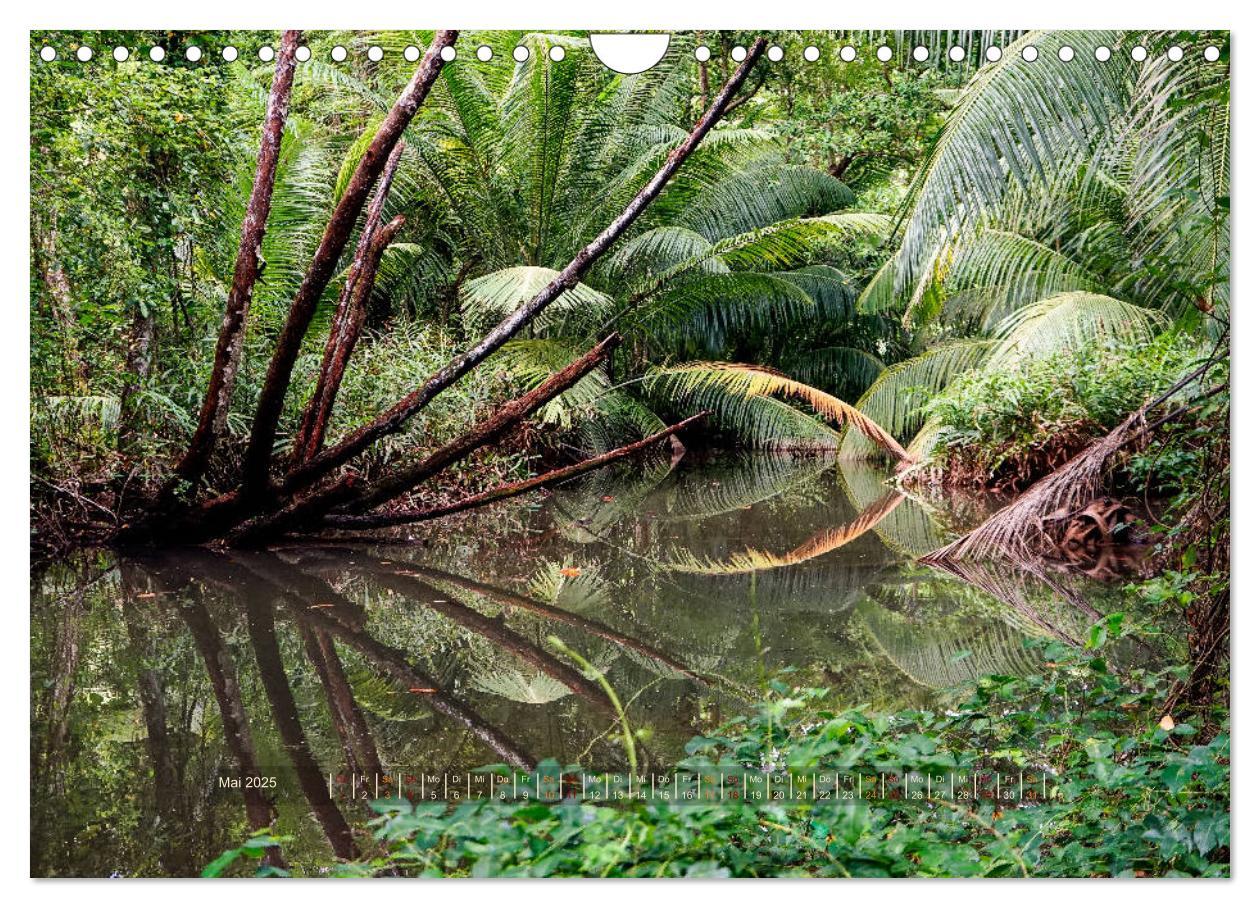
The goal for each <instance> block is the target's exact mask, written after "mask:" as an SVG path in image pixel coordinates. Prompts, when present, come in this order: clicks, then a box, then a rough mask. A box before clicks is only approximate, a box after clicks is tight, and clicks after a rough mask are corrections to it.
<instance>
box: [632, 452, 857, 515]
mask: <svg viewBox="0 0 1260 908" xmlns="http://www.w3.org/2000/svg"><path fill="white" fill-rule="evenodd" d="M834 462H835V456H834V454H813V455H807V454H799V453H797V454H787V453H781V454H769V455H767V454H756V455H746V456H741V457H738V458H734V459H726V458H723V459H722V460H721V461H719V462H718V463H717V464H716V466H717V467H718V469H716V470H715V471H709V470H706V469H703V468H701V469H694V470H689V471H688V472H686V473H684V474H682V475H681V476H679V477H678V478H677V481H675V482H674V483H672V484H671V485H670V486H668V487H667V488H664V489H662V490H661V492H660V494H659V499H660V500H659V501H658V500H657V498H658V496H653V497H652V499H651V500H649V501H648V502H647V506H648V508H649V509H650V510H652V511H654V512H655V513H657V514H659V518H658V519H660V520H662V521H671V520H687V521H695V520H704V519H707V518H710V517H717V516H719V515H721V514H728V513H730V512H732V511H741V510H745V509H747V508H749V507H751V506H753V505H755V504H760V503H761V502H763V501H769V500H770V499H773V498H778V497H779V496H781V495H784V494H786V493H787V492H789V491H791V490H793V489H796V488H799V487H801V486H803V485H805V484H807V483H809V482H811V481H812V480H814V479H816V478H817V477H818V476H819V475H820V474H821V473H823V471H825V470H826V469H827V468H828V467H830V466H831V465H832V464H833V463H834Z"/></svg>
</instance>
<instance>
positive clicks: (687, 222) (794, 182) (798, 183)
mask: <svg viewBox="0 0 1260 908" xmlns="http://www.w3.org/2000/svg"><path fill="white" fill-rule="evenodd" d="M853 200H854V196H853V190H851V189H849V187H848V186H845V185H844V184H843V183H841V182H840V181H839V180H837V179H836V178H835V177H832V176H830V175H829V174H826V173H823V172H822V171H820V170H815V169H814V168H812V167H805V166H802V165H797V164H778V165H774V166H771V167H764V168H761V169H758V170H753V171H751V172H745V173H737V174H735V175H733V176H731V177H730V178H728V179H727V180H724V181H723V182H721V183H719V184H718V185H716V186H713V187H711V188H710V189H709V191H707V192H705V193H704V194H703V196H701V197H699V198H697V199H696V200H695V201H694V202H693V203H692V204H691V205H689V206H688V207H687V208H686V209H684V210H683V211H681V212H679V215H678V218H677V223H679V224H681V225H682V226H684V227H689V228H690V229H692V230H694V231H696V232H697V233H699V234H701V235H703V236H705V237H707V238H708V239H709V240H711V241H716V240H718V239H720V238H722V237H727V236H732V235H734V234H738V233H747V232H748V231H750V230H756V229H758V228H761V227H768V226H770V225H771V224H774V223H777V222H779V221H783V220H786V219H788V218H799V217H803V216H806V215H820V214H827V213H829V212H833V211H836V210H837V209H840V208H844V207H846V206H848V205H852V204H853Z"/></svg>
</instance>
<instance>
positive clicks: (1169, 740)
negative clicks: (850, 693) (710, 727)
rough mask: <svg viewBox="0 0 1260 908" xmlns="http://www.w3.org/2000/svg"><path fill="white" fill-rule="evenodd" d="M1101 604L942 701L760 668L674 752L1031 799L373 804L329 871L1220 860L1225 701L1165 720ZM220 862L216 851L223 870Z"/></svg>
mask: <svg viewBox="0 0 1260 908" xmlns="http://www.w3.org/2000/svg"><path fill="white" fill-rule="evenodd" d="M1122 631H1123V618H1122V616H1120V615H1114V616H1110V617H1109V618H1108V619H1105V620H1104V621H1103V622H1100V623H1099V625H1097V628H1096V630H1095V632H1093V633H1091V634H1090V641H1091V647H1093V649H1092V650H1089V651H1086V652H1085V653H1084V654H1081V653H1079V652H1077V651H1075V650H1071V649H1069V648H1067V647H1064V646H1062V645H1060V644H1057V643H1051V644H1038V646H1039V647H1040V651H1039V652H1038V653H1037V654H1036V655H1037V656H1038V657H1039V658H1040V659H1042V660H1044V664H1045V666H1046V671H1045V672H1044V673H1042V674H1039V675H1034V676H1031V677H1026V678H1016V677H1011V676H991V677H988V678H985V679H983V680H982V681H981V682H980V683H979V684H978V686H977V688H976V689H975V691H974V693H973V695H972V696H970V697H969V698H968V699H967V700H966V701H965V702H964V703H963V704H962V705H961V706H960V707H958V708H957V709H956V710H950V711H948V712H933V711H923V710H908V711H904V712H899V713H897V714H895V715H891V716H879V715H872V714H870V713H868V712H866V711H863V710H848V711H843V712H833V711H830V710H828V709H826V708H824V706H823V705H822V704H823V701H824V696H825V693H826V692H825V691H823V690H818V689H809V688H800V687H793V686H789V685H788V684H787V683H785V682H784V681H782V680H776V681H774V682H772V683H771V688H772V690H771V695H770V696H769V697H768V698H767V699H766V700H765V702H763V703H762V704H761V705H760V707H759V708H758V709H757V710H756V712H755V714H753V715H752V716H748V717H739V718H735V719H733V720H731V721H730V722H728V723H726V724H725V725H724V726H722V727H721V728H719V729H718V730H716V731H715V732H714V733H712V734H711V735H709V736H705V737H699V738H696V739H694V740H693V741H692V742H691V744H690V745H689V746H688V752H689V753H690V756H689V757H688V758H687V759H686V760H684V761H683V762H682V763H680V764H679V768H680V769H684V770H687V771H692V772H696V771H701V770H703V769H704V768H705V767H710V766H714V765H722V766H731V765H733V764H739V765H742V766H744V767H746V768H748V769H752V770H782V771H792V772H802V773H808V772H815V771H817V772H831V771H848V770H853V769H855V768H874V769H876V770H880V771H882V770H884V769H888V770H890V771H900V770H901V769H903V768H906V767H913V768H914V769H916V770H919V771H922V772H941V773H943V772H950V771H963V770H969V769H973V768H989V769H998V770H1000V771H1005V772H1015V771H1018V770H1027V771H1037V772H1040V771H1047V772H1049V773H1050V774H1051V775H1052V778H1053V779H1054V781H1053V783H1052V786H1051V788H1050V791H1049V794H1050V795H1051V797H1049V798H1047V799H1046V800H1044V801H1041V802H1034V803H1028V802H1024V803H1022V804H1019V805H1012V804H1009V803H1006V804H1004V803H996V802H991V801H979V802H972V803H968V804H964V803H958V802H951V801H948V800H945V799H941V798H939V797H932V798H931V799H925V800H918V801H912V800H901V801H896V800H885V801H879V800H865V801H862V800H848V801H844V800H835V801H818V802H813V803H787V802H782V801H777V802H746V801H739V802H727V803H723V804H692V805H686V806H674V805H668V804H662V803H651V802H649V803H642V802H634V803H630V804H627V805H626V806H620V807H608V806H603V805H595V804H589V803H587V804H582V803H571V802H566V803H561V804H557V805H548V804H543V803H528V804H524V805H522V804H505V803H499V802H467V803H463V804H460V805H458V806H456V807H454V809H451V808H450V807H449V806H448V805H445V804H437V803H420V804H416V805H412V804H410V803H408V802H406V801H399V800H390V801H381V802H377V803H376V804H375V808H376V810H377V811H378V812H379V814H380V816H379V818H378V819H376V820H375V821H373V828H374V834H375V838H376V840H377V841H378V843H379V845H380V847H381V849H382V851H381V853H380V854H379V855H378V856H376V857H374V858H371V859H367V860H364V861H363V862H360V863H356V864H346V865H341V866H339V867H338V868H337V869H336V871H335V872H336V873H338V874H341V875H368V874H376V873H381V872H386V871H388V872H401V873H404V874H416V875H421V876H468V875H472V876H637V877H659V876H670V877H678V876H945V877H960V876H968V877H969V876H1050V877H1083V876H1157V875H1158V876H1182V875H1195V876H1227V875H1228V874H1229V844H1230V842H1229V784H1230V783H1229V778H1230V770H1229V731H1228V724H1227V720H1226V719H1225V718H1224V715H1223V711H1221V710H1217V711H1216V712H1214V713H1213V714H1211V715H1206V716H1202V717H1199V718H1196V719H1190V718H1185V717H1181V718H1180V719H1179V720H1174V719H1173V718H1172V717H1162V716H1161V712H1162V708H1161V704H1162V703H1163V699H1164V696H1165V694H1166V691H1167V688H1168V685H1169V684H1170V683H1171V682H1174V681H1175V680H1177V679H1178V678H1180V677H1182V675H1183V674H1184V672H1182V671H1180V670H1172V671H1159V672H1152V671H1146V670H1137V669H1135V670H1125V671H1123V672H1120V671H1117V670H1115V669H1114V668H1113V667H1110V666H1109V665H1108V663H1107V661H1106V660H1105V659H1104V658H1103V657H1102V655H1101V653H1102V652H1104V651H1105V647H1106V646H1107V641H1108V638H1109V637H1110V638H1111V639H1112V640H1113V641H1114V639H1115V638H1116V636H1117V635H1121V636H1123V633H1122ZM220 869H222V867H220Z"/></svg>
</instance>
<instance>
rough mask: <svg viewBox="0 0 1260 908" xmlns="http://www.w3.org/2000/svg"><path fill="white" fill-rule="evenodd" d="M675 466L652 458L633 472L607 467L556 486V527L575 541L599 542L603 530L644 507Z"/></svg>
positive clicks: (669, 461)
mask: <svg viewBox="0 0 1260 908" xmlns="http://www.w3.org/2000/svg"><path fill="white" fill-rule="evenodd" d="M673 468H674V464H673V462H672V461H671V460H670V459H669V458H666V457H653V458H648V459H646V460H644V462H643V463H642V464H640V465H639V467H638V468H637V469H635V470H634V471H632V472H629V471H626V470H604V471H601V472H599V473H596V474H592V475H591V477H590V478H589V479H586V480H584V481H582V482H580V483H575V484H573V485H568V486H564V487H562V488H559V489H557V490H556V492H555V495H554V496H553V497H552V500H551V502H552V504H551V506H552V510H553V512H554V521H555V525H556V528H557V529H559V531H560V533H561V534H562V535H563V536H564V537H565V538H566V539H569V540H570V541H572V542H578V543H591V542H596V541H598V539H599V536H600V533H602V532H603V531H604V530H607V529H608V528H609V527H611V526H614V525H616V524H617V523H619V522H620V521H621V520H623V519H625V518H626V517H628V516H630V515H632V514H636V513H638V512H639V511H640V510H642V505H643V502H644V500H645V499H647V497H648V496H649V495H650V494H651V493H652V492H653V491H654V490H655V489H656V488H657V487H658V486H659V485H660V484H661V483H662V482H664V481H665V478H666V477H667V476H669V474H670V472H671V471H672V470H673Z"/></svg>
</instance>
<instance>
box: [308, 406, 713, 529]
mask: <svg viewBox="0 0 1260 908" xmlns="http://www.w3.org/2000/svg"><path fill="white" fill-rule="evenodd" d="M708 415H709V411H708V410H706V411H704V412H703V413H697V414H696V415H695V416H689V417H687V418H686V419H684V420H683V421H682V422H677V423H674V424H673V425H672V426H667V427H666V428H664V429H662V430H661V431H659V432H656V433H654V434H652V435H649V436H648V437H647V438H643V439H640V440H639V441H636V442H633V443H632V444H628V445H624V446H622V447H620V448H615V449H613V450H612V451H607V452H605V453H603V454H599V455H597V456H595V457H589V458H587V459H586V460H583V461H579V462H578V463H575V464H570V465H569V466H566V467H559V468H557V469H555V470H551V471H549V472H547V473H542V474H540V475H538V476H533V477H531V478H529V479H523V480H521V481H520V482H507V483H504V484H503V485H500V486H495V487H494V488H493V489H488V490H486V491H485V492H480V493H478V494H476V495H471V496H469V497H468V498H462V499H460V500H459V501H456V502H453V503H451V504H446V505H441V506H439V507H435V508H424V509H421V510H408V511H395V512H394V513H392V514H329V515H328V516H327V517H325V518H324V519H323V520H322V521H320V525H321V526H325V527H329V528H335V529H379V528H382V527H393V526H401V525H403V524H408V523H421V522H423V521H426V520H435V519H437V518H438V517H446V516H449V515H451V514H458V513H460V512H461V511H471V510H473V509H474V508H481V507H485V506H486V505H489V504H494V503H495V502H497V501H504V500H506V499H508V498H515V497H516V496H518V495H524V494H525V493H526V492H532V491H534V489H544V488H550V487H551V486H554V485H558V484H559V483H562V482H564V481H566V480H569V479H574V478H575V477H578V476H581V475H583V474H585V473H590V472H592V471H593V470H598V469H599V468H600V467H604V466H607V465H608V464H610V463H614V462H616V461H618V460H624V459H625V458H627V457H629V456H631V455H632V454H637V453H638V452H639V451H642V450H644V449H645V448H649V447H651V446H652V445H654V444H656V443H657V442H658V441H661V440H663V439H666V438H669V437H670V436H672V435H675V434H677V433H678V432H681V431H682V430H683V429H686V428H687V427H688V426H691V425H692V424H694V423H698V422H700V421H702V420H703V419H704V418H705V417H706V416H708Z"/></svg>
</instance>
